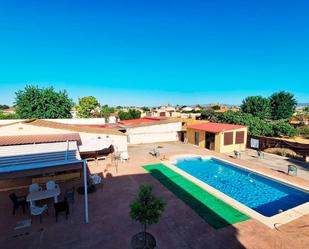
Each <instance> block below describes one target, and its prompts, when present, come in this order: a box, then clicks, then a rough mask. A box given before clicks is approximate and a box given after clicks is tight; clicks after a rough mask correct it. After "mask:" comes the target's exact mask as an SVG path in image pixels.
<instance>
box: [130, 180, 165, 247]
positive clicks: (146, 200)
mask: <svg viewBox="0 0 309 249" xmlns="http://www.w3.org/2000/svg"><path fill="white" fill-rule="evenodd" d="M165 205H166V203H165V202H164V201H163V200H162V199H160V198H158V197H156V196H154V195H153V193H152V186H151V185H141V186H140V188H139V192H138V196H137V197H136V199H134V200H133V201H132V203H131V204H130V208H131V211H130V217H131V218H132V219H133V220H135V221H138V222H139V223H140V224H141V225H142V226H143V231H142V232H140V233H138V234H136V235H134V236H133V237H132V240H131V246H132V248H133V249H150V248H155V246H156V240H155V238H154V237H153V235H152V234H150V233H148V232H146V230H147V226H149V225H151V224H156V223H158V222H159V218H160V216H161V214H162V212H163V211H164V208H165Z"/></svg>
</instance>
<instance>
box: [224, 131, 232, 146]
mask: <svg viewBox="0 0 309 249" xmlns="http://www.w3.org/2000/svg"><path fill="white" fill-rule="evenodd" d="M231 144H233V132H226V133H224V145H231Z"/></svg>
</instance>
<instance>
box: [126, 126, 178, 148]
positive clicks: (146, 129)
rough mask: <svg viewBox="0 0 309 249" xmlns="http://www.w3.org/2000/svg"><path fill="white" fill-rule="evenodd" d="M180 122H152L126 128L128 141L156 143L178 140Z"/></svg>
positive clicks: (131, 142)
mask: <svg viewBox="0 0 309 249" xmlns="http://www.w3.org/2000/svg"><path fill="white" fill-rule="evenodd" d="M181 129H182V126H181V122H175V123H167V124H157V125H156V124H154V125H147V126H141V127H135V128H128V129H127V133H126V134H128V143H129V144H142V143H156V142H170V141H178V140H179V138H178V131H181Z"/></svg>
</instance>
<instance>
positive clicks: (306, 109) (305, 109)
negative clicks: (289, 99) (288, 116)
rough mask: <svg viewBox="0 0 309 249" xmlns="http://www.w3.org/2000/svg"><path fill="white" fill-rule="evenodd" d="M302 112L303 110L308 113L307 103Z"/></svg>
mask: <svg viewBox="0 0 309 249" xmlns="http://www.w3.org/2000/svg"><path fill="white" fill-rule="evenodd" d="M304 112H305V113H309V105H307V106H306V107H305V108H304Z"/></svg>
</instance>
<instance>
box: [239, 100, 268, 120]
mask: <svg viewBox="0 0 309 249" xmlns="http://www.w3.org/2000/svg"><path fill="white" fill-rule="evenodd" d="M240 109H241V111H243V112H244V113H249V114H252V115H253V116H255V117H258V118H261V119H268V118H270V102H269V99H268V98H264V97H262V96H250V97H247V98H245V99H244V100H243V101H242V104H241V106H240Z"/></svg>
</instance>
